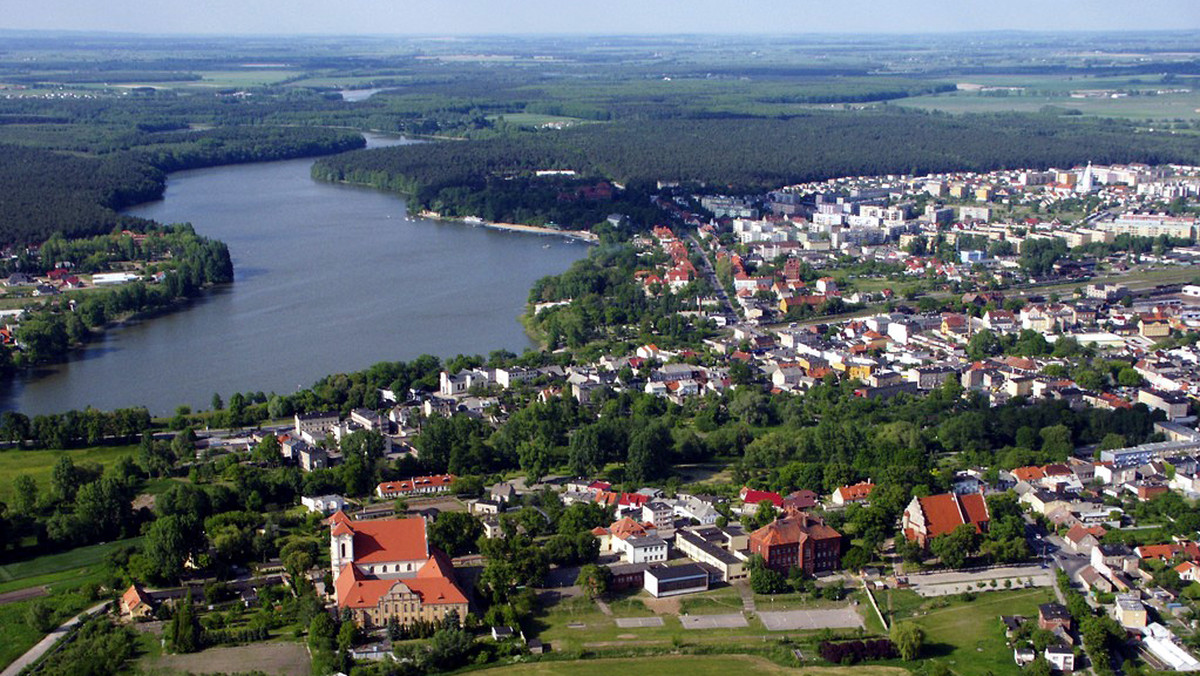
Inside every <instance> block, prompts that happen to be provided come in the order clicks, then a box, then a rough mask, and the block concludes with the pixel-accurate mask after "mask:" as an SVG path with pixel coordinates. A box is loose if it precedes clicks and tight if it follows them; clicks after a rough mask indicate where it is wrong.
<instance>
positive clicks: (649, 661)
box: [480, 655, 909, 676]
mask: <svg viewBox="0 0 1200 676" xmlns="http://www.w3.org/2000/svg"><path fill="white" fill-rule="evenodd" d="M626 669H627V670H628V671H629V672H630V673H648V674H662V675H663V676H673V675H675V674H680V675H685V676H725V675H726V674H734V673H748V674H794V675H795V676H893V675H895V676H900V675H901V674H907V673H909V672H908V671H906V670H904V669H901V668H898V667H879V666H856V667H808V668H806V669H794V668H789V667H781V666H779V665H778V664H774V663H772V662H769V661H767V660H766V659H764V658H762V657H752V656H749V655H671V656H663V657H638V658H625V659H607V660H585V661H575V662H535V663H533V664H521V665H516V666H508V667H499V668H496V669H487V670H484V671H482V672H480V673H483V674H488V676H493V675H494V676H527V675H528V676H609V674H613V673H620V672H622V671H624V670H626Z"/></svg>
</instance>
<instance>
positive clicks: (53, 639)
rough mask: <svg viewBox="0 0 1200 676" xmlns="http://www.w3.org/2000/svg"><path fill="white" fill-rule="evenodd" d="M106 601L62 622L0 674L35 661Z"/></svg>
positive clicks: (18, 670) (8, 675)
mask: <svg viewBox="0 0 1200 676" xmlns="http://www.w3.org/2000/svg"><path fill="white" fill-rule="evenodd" d="M108 603H109V602H108V601H105V602H104V603H98V604H96V605H94V606H92V607H91V608H88V609H87V610H85V611H83V612H82V613H79V614H78V615H76V616H75V617H72V618H71V619H69V620H67V621H66V622H64V623H63V624H62V626H60V627H59V628H58V629H55V630H54V631H52V632H50V633H49V634H47V635H46V638H43V639H42V640H41V641H38V644H37V645H35V646H33V647H32V648H30V649H29V650H28V652H26V653H25V654H24V655H21V656H20V657H18V658H17V659H16V661H15V662H13V663H12V664H10V665H8V666H7V667H6V668H5V669H4V671H0V676H17V674H19V673H21V671H22V670H23V669H24V668H25V667H27V666H29V665H31V664H33V663H34V662H36V661H37V660H38V658H40V657H41V656H42V655H45V654H46V651H48V650H50V648H52V647H54V644H55V643H58V640H59V639H61V638H62V637H63V636H66V635H67V632H69V631H70V630H71V628H72V627H74V626H75V625H77V624H79V622H80V621H81V620H82V619H83V617H84V616H87V615H91V614H92V613H96V612H99V611H100V610H102V609H103V608H104V607H105V606H107V605H108Z"/></svg>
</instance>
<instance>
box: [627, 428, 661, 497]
mask: <svg viewBox="0 0 1200 676" xmlns="http://www.w3.org/2000/svg"><path fill="white" fill-rule="evenodd" d="M670 447H671V433H670V430H669V429H668V428H667V425H666V423H664V422H662V421H661V420H655V421H654V422H651V423H649V424H647V425H645V426H643V427H642V428H641V429H639V430H637V431H636V432H634V433H633V436H632V437H631V438H630V440H629V456H628V458H627V460H626V463H625V477H626V479H628V480H629V481H630V482H632V483H635V484H646V483H649V482H651V481H653V480H655V479H658V478H660V477H661V476H662V474H663V470H665V469H666V467H667V458H666V455H667V449H669V448H670Z"/></svg>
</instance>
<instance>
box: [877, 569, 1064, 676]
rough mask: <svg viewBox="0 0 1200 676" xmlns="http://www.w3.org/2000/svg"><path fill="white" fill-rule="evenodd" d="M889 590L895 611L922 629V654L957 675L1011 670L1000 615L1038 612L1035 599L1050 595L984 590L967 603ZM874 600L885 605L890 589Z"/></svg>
mask: <svg viewBox="0 0 1200 676" xmlns="http://www.w3.org/2000/svg"><path fill="white" fill-rule="evenodd" d="M890 594H891V604H892V609H893V611H894V616H895V617H896V618H897V619H905V618H911V619H912V620H913V621H914V622H916V623H917V624H919V625H920V626H921V627H922V628H924V629H925V648H924V652H923V654H924V655H925V656H926V657H929V658H936V659H939V660H941V661H943V662H945V664H946V665H947V666H948V667H950V668H951V669H952V670H953V671H954V673H956V674H958V676H983V675H984V674H988V673H996V674H999V673H1005V672H1007V671H1010V670H1011V669H1012V652H1011V651H1010V650H1009V648H1008V645H1007V644H1006V643H1005V639H1004V629H1003V627H1002V625H1001V624H1000V616H1001V615H1024V616H1026V617H1030V616H1036V615H1037V607H1038V605H1039V604H1042V603H1048V602H1050V601H1052V600H1054V592H1052V591H1051V590H1049V589H1032V590H1030V589H1022V590H1017V591H998V592H983V593H980V594H979V595H978V596H977V597H976V599H975V600H974V601H969V602H968V601H964V600H962V599H961V598H959V597H952V598H944V599H922V598H921V597H919V596H917V594H916V592H912V591H907V590H903V591H892V592H890ZM877 600H878V601H879V603H880V605H881V607H883V608H885V609H886V608H887V607H888V592H885V593H883V594H880V595H879V596H878V597H877ZM943 604H945V605H943Z"/></svg>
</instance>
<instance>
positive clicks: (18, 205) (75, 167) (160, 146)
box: [0, 126, 365, 245]
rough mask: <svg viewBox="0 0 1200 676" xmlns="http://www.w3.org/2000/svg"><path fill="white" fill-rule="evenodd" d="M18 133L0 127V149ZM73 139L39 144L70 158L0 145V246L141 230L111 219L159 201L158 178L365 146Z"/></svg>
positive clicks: (279, 132)
mask: <svg viewBox="0 0 1200 676" xmlns="http://www.w3.org/2000/svg"><path fill="white" fill-rule="evenodd" d="M21 132H22V130H20V129H14V128H13V127H11V126H9V127H5V126H0V141H3V140H9V139H11V138H12V137H13V136H18V135H19V134H20V133H21ZM80 135H81V134H79V133H78V132H77V131H76V130H68V131H65V132H63V133H62V134H58V135H50V136H49V137H47V139H46V140H43V141H42V142H41V144H42V145H50V146H52V147H53V146H54V144H55V142H54V141H52V140H50V139H52V138H59V139H63V140H65V139H71V140H70V141H69V142H67V143H63V144H62V145H63V146H64V148H63V149H64V150H71V151H73V152H72V153H70V154H68V153H64V152H58V151H56V150H47V149H45V148H42V147H26V146H21V145H5V144H3V143H2V142H0V152H2V153H4V155H5V162H3V163H0V245H12V244H29V243H37V242H42V241H44V240H46V239H47V238H49V237H50V236H51V235H53V234H55V233H60V234H62V235H64V236H66V237H68V238H70V237H81V236H87V235H96V234H100V233H106V232H109V231H111V230H112V229H113V228H116V227H127V226H132V227H136V228H140V227H143V226H144V225H145V223H144V221H142V220H141V219H135V218H131V217H127V216H122V215H120V214H119V213H118V211H119V210H121V209H123V208H125V207H128V206H131V205H133V204H137V203H140V202H146V201H150V200H154V199H158V198H159V197H161V196H162V192H163V190H164V188H165V186H166V183H165V173H166V172H170V171H178V170H181V169H195V168H199V167H208V166H214V165H219V164H235V163H240V162H255V161H264V160H279V159H288V158H292V157H305V156H310V155H317V154H323V153H332V152H340V151H344V150H349V149H351V148H360V147H362V146H363V145H364V143H365V141H364V140H363V138H362V136H361V135H359V134H357V133H354V132H345V131H332V130H327V129H301V128H266V127H264V128H255V127H247V128H224V129H213V130H208V131H199V132H184V131H173V132H161V133H134V134H130V135H127V136H125V137H124V138H123V140H121V141H119V142H118V141H114V140H113V139H103V140H94V141H91V142H83V141H81V140H80V139H79V137H80ZM82 151H90V152H94V153H98V154H94V155H81V154H78V153H79V152H82Z"/></svg>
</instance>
